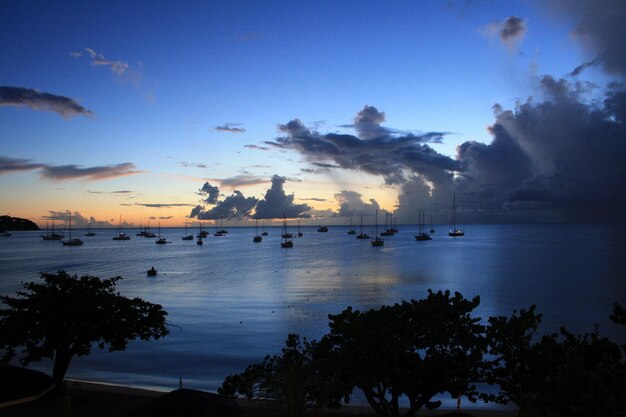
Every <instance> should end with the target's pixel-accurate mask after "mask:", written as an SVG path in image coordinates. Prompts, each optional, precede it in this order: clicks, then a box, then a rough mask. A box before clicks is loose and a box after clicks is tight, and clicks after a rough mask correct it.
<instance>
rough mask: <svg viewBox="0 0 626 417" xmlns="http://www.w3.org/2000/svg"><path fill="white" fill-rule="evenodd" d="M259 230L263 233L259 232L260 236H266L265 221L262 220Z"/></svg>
mask: <svg viewBox="0 0 626 417" xmlns="http://www.w3.org/2000/svg"><path fill="white" fill-rule="evenodd" d="M261 228H262V229H263V231H262V232H261V236H267V235H268V234H269V233H267V232H266V231H265V220H263V223H261Z"/></svg>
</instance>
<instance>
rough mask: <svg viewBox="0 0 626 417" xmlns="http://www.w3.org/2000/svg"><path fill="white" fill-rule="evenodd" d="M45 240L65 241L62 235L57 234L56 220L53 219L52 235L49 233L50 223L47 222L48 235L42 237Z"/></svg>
mask: <svg viewBox="0 0 626 417" xmlns="http://www.w3.org/2000/svg"><path fill="white" fill-rule="evenodd" d="M41 238H42V239H43V240H61V239H63V234H62V233H55V231H54V219H52V233H50V232H49V231H48V222H46V234H45V235H41Z"/></svg>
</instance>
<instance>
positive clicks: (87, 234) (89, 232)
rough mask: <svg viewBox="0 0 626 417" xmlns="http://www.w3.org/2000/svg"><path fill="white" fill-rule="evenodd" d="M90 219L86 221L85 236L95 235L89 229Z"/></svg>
mask: <svg viewBox="0 0 626 417" xmlns="http://www.w3.org/2000/svg"><path fill="white" fill-rule="evenodd" d="M90 224H91V220H89V221H87V233H85V236H95V235H96V234H95V233H94V232H92V231H91V227H90Z"/></svg>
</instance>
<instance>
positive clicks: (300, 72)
mask: <svg viewBox="0 0 626 417" xmlns="http://www.w3.org/2000/svg"><path fill="white" fill-rule="evenodd" d="M624 21H626V3H624V1H621V0H615V1H591V0H588V1H565V0H563V1H557V0H551V1H496V0H493V1H464V2H461V1H458V2H457V1H385V2H375V1H319V2H306V3H305V2H295V1H220V2H209V1H198V2H182V3H177V2H161V1H149V2H148V1H146V2H140V1H138V2H126V1H107V2H91V1H88V2H49V1H1V2H0V51H2V59H1V60H2V65H0V195H2V198H1V199H0V214H9V215H12V216H17V217H25V218H29V219H31V220H33V221H35V222H37V223H38V224H39V225H40V226H42V225H43V226H45V223H46V219H49V218H58V219H61V218H65V217H66V215H65V213H66V212H67V211H68V210H71V211H72V212H73V213H76V214H75V216H74V218H73V221H75V222H76V223H78V225H84V224H85V223H86V219H89V218H92V220H91V222H92V224H93V225H96V226H103V225H107V224H108V223H113V224H116V223H117V221H118V219H119V216H122V218H123V219H124V221H126V222H127V223H133V224H135V225H139V223H141V222H146V221H147V220H148V219H153V220H152V221H156V220H159V221H161V222H162V224H163V225H168V226H177V225H183V224H184V223H185V221H186V219H187V218H189V221H193V222H197V220H198V219H199V218H201V219H214V218H220V217H224V218H231V219H232V220H231V224H246V223H247V222H248V221H249V220H248V219H249V218H253V217H258V218H267V219H269V218H273V217H281V216H282V213H283V212H284V213H285V214H286V215H287V216H288V217H290V218H296V217H299V218H303V219H311V220H303V224H305V223H306V222H309V223H311V224H318V223H320V222H322V221H323V222H324V223H328V224H338V223H346V222H349V217H350V216H354V215H359V214H360V213H362V212H365V213H366V214H368V213H370V214H371V212H372V211H373V209H374V208H380V209H383V210H388V211H395V212H396V213H397V215H398V222H412V223H414V222H415V221H416V220H417V211H418V210H427V211H428V212H429V213H431V214H432V215H433V216H434V217H435V221H436V222H447V221H448V220H449V212H450V204H451V201H452V191H453V190H456V194H457V214H458V215H459V217H460V218H461V219H462V221H464V222H467V223H470V222H487V223H489V222H526V221H540V222H550V221H615V220H621V221H624V220H626V197H624V196H623V194H624V193H623V190H624V187H625V186H626V163H625V162H624V161H625V160H626V88H625V85H624V83H623V82H624V76H625V75H626V25H624V23H623V22H624ZM320 217H322V218H323V219H324V220H319V218H320Z"/></svg>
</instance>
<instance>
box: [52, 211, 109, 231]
mask: <svg viewBox="0 0 626 417" xmlns="http://www.w3.org/2000/svg"><path fill="white" fill-rule="evenodd" d="M69 216H70V211H69V210H67V211H54V210H49V211H48V215H46V216H44V217H43V220H55V221H56V220H59V221H63V222H65V223H66V224H68V225H69ZM111 225H112V224H111V223H110V222H108V221H106V220H96V218H94V217H93V216H90V217H89V218H87V217H84V216H83V215H82V214H80V212H78V211H75V212H72V227H87V226H90V227H92V228H98V227H111Z"/></svg>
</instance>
